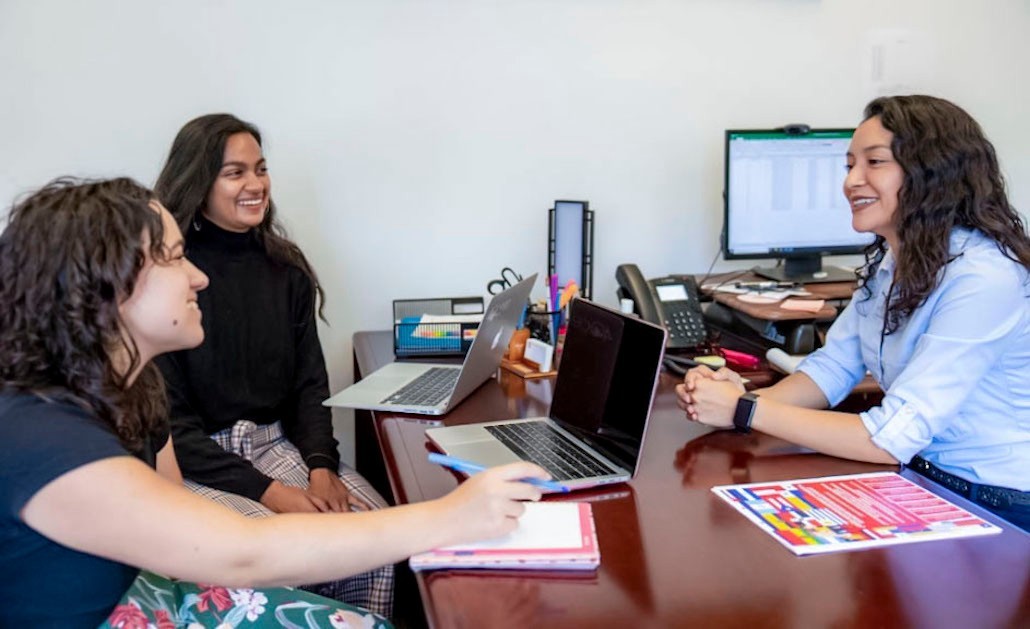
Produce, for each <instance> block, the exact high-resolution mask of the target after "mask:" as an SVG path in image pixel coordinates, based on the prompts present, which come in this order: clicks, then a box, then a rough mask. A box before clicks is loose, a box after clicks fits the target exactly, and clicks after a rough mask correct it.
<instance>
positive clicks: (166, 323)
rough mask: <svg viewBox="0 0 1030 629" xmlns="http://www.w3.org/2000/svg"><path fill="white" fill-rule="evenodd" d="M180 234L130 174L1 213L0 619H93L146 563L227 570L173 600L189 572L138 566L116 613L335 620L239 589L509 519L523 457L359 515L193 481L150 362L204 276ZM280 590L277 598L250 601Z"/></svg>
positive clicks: (514, 513) (191, 308)
mask: <svg viewBox="0 0 1030 629" xmlns="http://www.w3.org/2000/svg"><path fill="white" fill-rule="evenodd" d="M183 247H184V243H183V239H182V235H181V233H180V231H179V228H178V226H177V225H176V223H175V221H174V219H173V218H172V216H171V215H170V214H169V213H168V211H167V210H165V209H164V208H163V207H162V206H161V205H160V204H159V203H157V202H156V201H155V200H154V196H153V194H152V193H151V191H150V190H147V189H146V188H144V187H143V186H140V185H139V184H137V183H135V182H133V181H131V180H129V179H115V180H110V181H86V182H83V181H74V180H58V181H55V182H53V183H51V184H50V185H48V186H46V187H45V188H43V189H42V190H40V191H38V192H36V193H34V194H32V195H31V196H29V197H27V198H26V199H25V200H24V201H22V202H20V203H18V204H16V205H15V206H14V207H13V208H12V209H11V211H10V214H9V216H8V224H7V226H6V228H5V229H4V231H3V233H2V234H0V539H2V540H3V543H0V573H2V574H3V575H4V576H3V577H2V578H0V626H5V627H7V626H11V627H37V626H57V625H60V626H96V625H97V624H99V623H101V622H102V621H103V620H104V618H105V617H107V616H108V614H110V613H111V612H112V609H113V608H114V607H115V605H116V603H117V602H118V600H119V598H120V597H122V596H123V594H124V593H125V592H126V589H127V588H129V586H130V583H133V580H134V579H135V578H136V577H137V574H138V573H139V568H144V569H146V570H152V571H154V572H157V573H160V574H164V575H168V576H170V577H175V578H179V579H186V580H189V581H200V582H204V583H216V584H219V587H214V586H192V589H191V590H190V588H187V589H188V590H189V591H190V593H189V594H187V595H185V596H184V597H183V598H182V600H178V601H170V599H169V598H168V596H171V595H172V593H173V590H177V589H178V588H180V586H182V584H179V583H173V582H171V581H168V580H167V579H162V578H158V577H156V575H141V577H142V576H150V577H154V579H151V580H148V581H147V584H148V585H147V586H146V587H140V588H138V589H136V590H133V591H132V592H130V595H129V596H128V599H127V600H126V603H125V605H122V606H119V607H118V610H117V613H116V614H115V616H112V621H111V622H112V624H118V623H123V622H128V619H131V620H133V622H135V621H140V622H142V621H141V620H140V613H141V612H142V611H143V610H144V609H152V608H153V606H154V605H156V604H157V603H161V605H162V608H161V609H159V610H157V612H156V613H154V614H153V616H152V617H150V616H148V622H150V623H152V624H159V623H165V624H167V622H178V623H180V624H183V625H184V624H187V622H201V620H200V618H201V617H204V618H207V617H206V616H204V614H205V613H207V614H209V615H210V614H213V613H214V611H215V610H217V612H218V614H217V616H218V617H220V618H221V620H219V621H218V622H230V620H231V618H230V616H231V617H232V618H236V620H235V621H233V623H230V624H234V623H235V622H238V621H240V620H242V618H243V615H246V617H247V618H248V619H249V620H250V621H255V620H256V619H258V618H259V617H261V618H263V619H265V620H267V621H269V622H271V620H272V619H271V617H272V616H273V615H274V616H276V617H277V618H278V617H279V615H280V613H281V614H291V613H296V612H298V610H299V611H300V612H301V617H300V618H297V619H295V620H296V622H297V624H298V625H299V624H304V625H307V624H308V622H309V621H310V622H311V623H314V624H315V625H316V626H329V625H330V624H334V623H335V624H336V625H338V624H340V623H341V622H342V621H340V617H342V616H341V615H343V616H345V615H346V614H350V613H355V612H354V610H349V609H348V610H344V611H339V612H338V613H337V612H336V611H334V610H340V609H341V608H347V607H348V606H346V605H343V604H340V603H336V602H335V601H330V600H329V599H323V598H321V597H315V596H313V595H311V594H308V593H306V592H305V593H302V592H294V591H285V590H280V591H274V592H267V593H262V592H255V591H253V590H251V589H248V588H252V587H254V586H267V585H287V584H298V583H311V582H317V581H326V580H330V579H339V578H343V577H346V576H348V575H353V574H358V573H361V572H365V571H368V570H370V569H373V568H375V567H377V566H383V565H388V564H392V563H394V562H397V561H399V560H401V559H403V558H405V557H408V556H410V555H411V554H414V553H416V552H421V551H424V550H428V549H430V548H434V547H439V546H445V545H448V544H453V543H461V542H469V541H473V540H477V539H483V538H489V537H494V536H499V535H503V534H505V533H508V532H510V531H512V530H513V529H514V528H515V526H516V518H517V517H518V516H519V515H520V514H521V512H522V510H523V509H524V507H523V506H522V505H521V503H520V502H518V501H520V500H534V499H537V498H539V496H540V494H539V490H538V489H536V487H534V486H533V485H530V484H529V483H525V482H517V481H518V479H524V478H527V477H530V476H533V477H540V478H543V477H545V476H546V472H544V471H543V470H542V469H540V468H539V467H537V466H534V465H531V464H514V465H510V466H504V467H500V468H495V469H492V470H489V471H487V472H483V473H482V474H476V475H475V476H473V477H472V478H470V479H469V480H468V481H467V482H465V483H462V485H461V486H460V487H459V488H458V489H456V490H455V491H454V492H452V493H451V494H449V495H447V496H445V497H443V498H441V499H439V500H434V501H429V502H424V503H419V504H417V505H409V506H403V507H397V508H393V509H383V510H379V511H370V512H365V513H330V514H290V515H283V516H278V515H277V516H273V517H268V518H256V519H253V518H246V517H244V516H242V515H240V514H238V513H236V512H234V511H232V510H230V509H226V508H224V507H222V506H220V505H218V504H216V503H215V502H212V501H210V500H206V499H204V498H201V497H199V496H197V495H196V494H194V493H191V492H189V491H187V490H186V489H185V488H183V486H182V477H181V475H180V473H179V468H178V465H177V464H176V458H175V451H174V449H173V445H172V439H171V438H170V437H169V426H168V421H167V403H166V401H165V397H164V389H163V386H162V382H161V376H160V374H159V373H158V371H157V369H156V368H155V367H154V366H153V365H152V364H151V359H153V358H154V357H155V356H157V355H158V354H161V353H164V352H170V351H175V350H180V349H184V348H188V347H194V346H196V345H198V344H200V343H201V341H203V339H204V330H203V327H202V326H201V317H202V314H201V310H200V308H199V307H198V300H197V296H198V293H201V291H203V290H204V289H205V288H206V287H207V284H208V278H207V277H206V276H205V275H204V273H202V272H201V271H200V270H198V269H197V267H195V266H193V264H192V263H191V262H190V261H189V260H188V259H186V257H185V256H184V253H183ZM155 582H157V585H154V583H155ZM223 586H228V587H233V588H239V589H233V590H228V589H227V588H226V587H223ZM183 587H185V586H183ZM272 601H276V602H278V603H281V605H280V606H278V607H276V608H275V612H274V614H273V613H268V614H267V616H262V615H263V614H265V612H266V608H267V607H269V606H270V605H272ZM267 611H269V612H271V611H272V610H267ZM306 612H310V613H311V614H314V616H311V617H309V618H305V613H306ZM330 614H333V616H335V617H336V618H335V620H334V618H333V617H329V615H330ZM284 617H285V616H284ZM214 618H215V616H211V617H210V618H207V620H211V621H213V620H214ZM337 621H339V622H337ZM363 622H366V623H368V624H375V625H377V626H381V625H383V624H384V621H383V619H382V618H375V617H373V616H365V619H364V620H363ZM119 626H121V625H119ZM176 626H179V625H178V624H177V625H176ZM248 626H250V625H248Z"/></svg>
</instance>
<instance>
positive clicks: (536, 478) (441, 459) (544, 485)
mask: <svg viewBox="0 0 1030 629" xmlns="http://www.w3.org/2000/svg"><path fill="white" fill-rule="evenodd" d="M429 462H430V463H436V464H437V465H442V466H444V467H449V468H451V469H452V470H455V471H457V472H461V473H463V474H468V475H470V476H471V475H472V474H477V473H479V472H482V471H485V470H486V469H488V468H487V467H485V466H483V465H480V464H478V463H473V462H472V461H466V460H465V459H459V458H457V457H453V456H447V455H446V454H440V453H438V452H430V453H429ZM530 465H533V464H530ZM533 467H535V468H537V469H540V470H541V471H543V473H544V475H543V476H540V475H538V474H534V475H530V476H526V478H520V479H519V480H520V481H521V482H523V483H529V484H530V485H534V486H536V487H539V488H541V489H546V490H547V491H553V492H558V493H567V492H568V491H569V488H568V487H566V486H565V485H562V484H561V483H557V482H555V481H552V480H547V478H548V477H549V476H550V474H548V473H547V471H546V470H544V469H543V468H542V467H540V466H538V465H533Z"/></svg>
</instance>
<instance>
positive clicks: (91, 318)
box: [0, 178, 167, 452]
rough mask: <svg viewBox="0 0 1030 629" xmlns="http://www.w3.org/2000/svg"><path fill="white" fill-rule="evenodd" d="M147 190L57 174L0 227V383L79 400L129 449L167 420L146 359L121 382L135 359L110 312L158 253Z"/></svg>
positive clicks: (157, 228)
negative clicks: (126, 363)
mask: <svg viewBox="0 0 1030 629" xmlns="http://www.w3.org/2000/svg"><path fill="white" fill-rule="evenodd" d="M153 198H154V195H153V194H152V193H151V191H150V190H148V189H147V188H145V187H143V186H141V185H140V184H138V183H136V182H135V181H133V180H131V179H125V178H122V179H112V180H108V181H86V180H76V179H70V178H63V179H57V180H54V181H52V182H51V183H49V184H47V185H46V186H45V187H44V188H42V189H41V190H39V191H37V192H35V193H33V194H31V195H29V196H28V197H26V198H24V200H22V201H20V202H17V203H15V205H14V207H13V208H11V211H10V214H9V215H8V222H7V227H6V228H5V229H4V231H3V234H0V383H2V386H3V388H5V389H9V390H16V391H22V392H28V393H33V394H35V395H38V396H40V397H43V398H45V399H54V400H61V401H66V402H71V403H74V404H76V405H78V406H80V407H82V408H85V409H87V410H89V411H91V412H92V413H93V414H95V415H96V416H97V417H99V418H100V419H101V420H102V421H104V422H105V423H107V424H108V425H109V426H111V427H112V428H113V429H114V431H115V432H116V434H117V435H118V436H119V438H120V440H121V442H122V443H123V444H124V445H125V446H126V447H127V448H128V449H129V450H131V451H134V452H138V451H140V450H141V448H142V446H143V444H144V439H145V438H146V437H147V436H148V435H150V434H161V432H162V430H163V427H164V424H165V423H166V422H167V401H166V397H165V390H164V381H163V380H162V379H161V376H160V374H159V372H158V371H157V368H156V367H155V366H154V365H153V364H147V365H144V366H143V368H142V371H141V372H140V373H139V375H138V376H137V377H136V379H135V381H133V383H132V385H131V386H129V380H128V379H129V377H130V374H132V373H133V372H134V371H136V369H137V368H139V367H140V361H141V358H140V353H139V350H138V348H137V347H136V344H135V342H134V341H133V340H132V339H131V338H130V337H129V335H128V334H125V333H123V326H122V321H121V317H120V316H119V313H118V305H119V303H120V302H121V301H123V300H125V299H126V298H127V297H128V296H129V295H131V294H132V291H133V289H134V288H135V286H136V279H137V277H138V276H139V273H140V270H141V269H142V268H143V264H144V262H145V260H146V255H147V253H148V252H149V254H150V256H152V258H153V259H154V260H158V261H160V260H164V259H165V258H166V257H167V255H166V251H165V250H164V247H163V239H164V229H163V226H162V223H161V216H160V215H159V214H158V213H157V212H155V211H154V210H153V209H152V208H151V207H149V204H150V202H151V201H152V200H153ZM145 238H146V239H147V240H148V241H149V246H148V247H147V250H146V251H145V250H144V246H145V243H146V242H147V240H144V239H145ZM123 353H124V356H126V357H127V358H128V365H125V364H124V362H125V361H124V360H122V359H119V360H118V364H117V365H116V364H115V363H114V362H113V360H112V356H114V355H122V354H123ZM159 429H160V430H159ZM160 445H163V444H158V447H160Z"/></svg>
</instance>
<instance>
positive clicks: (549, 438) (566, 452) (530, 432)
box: [484, 422, 616, 481]
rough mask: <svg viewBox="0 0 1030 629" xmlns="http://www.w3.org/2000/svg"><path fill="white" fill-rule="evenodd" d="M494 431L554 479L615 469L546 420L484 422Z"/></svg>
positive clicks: (497, 436)
mask: <svg viewBox="0 0 1030 629" xmlns="http://www.w3.org/2000/svg"><path fill="white" fill-rule="evenodd" d="M484 428H486V429H487V430H488V431H489V432H490V434H491V435H493V436H494V437H496V438H497V439H499V440H500V441H501V443H503V444H504V445H506V446H508V448H509V449H511V450H512V451H513V452H514V453H515V454H517V455H519V457H520V458H522V459H524V460H526V461H532V462H533V463H536V464H537V465H539V466H540V467H542V468H544V469H545V470H547V471H548V472H550V473H551V476H552V477H554V479H555V480H558V481H562V480H575V479H578V478H593V477H595V476H608V475H611V474H614V473H616V472H615V471H614V470H611V469H609V468H608V467H607V466H605V465H604V464H602V463H601V462H600V461H598V460H596V459H595V458H594V457H593V456H591V455H590V454H589V453H587V452H585V451H584V450H583V449H582V448H580V447H579V446H578V445H576V443H575V442H573V441H571V440H569V438H568V437H566V436H565V435H563V434H561V433H560V432H558V431H557V430H555V429H554V428H553V427H551V425H550V424H548V423H547V422H519V423H517V424H500V425H497V426H484Z"/></svg>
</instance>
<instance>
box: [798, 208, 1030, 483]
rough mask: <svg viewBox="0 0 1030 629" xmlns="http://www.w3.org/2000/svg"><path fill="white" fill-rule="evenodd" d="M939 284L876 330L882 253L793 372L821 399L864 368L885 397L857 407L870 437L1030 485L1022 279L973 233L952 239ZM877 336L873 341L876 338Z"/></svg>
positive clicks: (834, 396) (884, 274)
mask: <svg viewBox="0 0 1030 629" xmlns="http://www.w3.org/2000/svg"><path fill="white" fill-rule="evenodd" d="M950 247H951V254H952V255H953V256H958V257H956V258H955V259H954V260H953V261H952V262H950V263H949V264H947V265H946V266H945V268H944V274H943V277H942V279H941V283H940V285H939V286H938V287H937V289H936V290H934V291H933V292H932V293H931V294H930V295H929V296H928V297H927V299H926V302H925V303H924V304H923V305H921V306H919V308H917V309H916V310H915V311H914V312H913V313H912V314H911V316H910V317H909V318H908V319H907V320H906V321H905V322H904V323H903V324H902V325H901V327H900V328H899V329H898V330H897V331H895V332H894V333H893V334H889V335H886V336H881V330H882V328H883V314H884V307H885V305H886V300H887V293H888V291H889V290H890V286H891V279H892V277H893V275H894V265H895V261H894V257H893V256H892V255H891V252H890V251H888V252H887V254H886V255H885V256H884V259H883V261H882V262H881V264H880V267H879V269H878V270H877V272H876V274H875V276H874V277H873V278H871V279H870V282H869V288H870V289H871V290H872V296H871V297H870V298H868V299H866V295H865V291H864V290H862V289H859V290H858V291H856V292H855V295H854V297H853V298H852V300H851V303H850V304H848V306H847V308H845V309H844V311H843V312H842V313H841V314H840V316H839V317H838V318H837V320H836V321H835V322H834V324H833V326H832V327H831V328H830V331H829V334H828V335H827V338H826V345H825V346H824V347H823V348H821V349H819V350H818V351H816V352H815V353H813V354H811V355H810V356H808V357H807V358H806V359H805V360H804V361H803V362H802V363H801V364H800V365H799V366H798V369H799V370H800V371H803V372H804V373H805V374H807V375H808V376H809V377H810V378H812V380H814V381H815V383H816V384H817V385H818V386H819V388H820V389H821V390H822V392H823V394H824V395H825V396H826V399H827V400H829V402H830V405H831V406H833V405H836V404H838V403H840V401H841V400H843V399H844V398H845V397H846V396H847V395H848V393H849V392H850V391H851V389H852V388H853V387H854V386H855V384H857V383H858V381H859V380H861V379H862V377H863V376H864V375H865V373H866V370H868V371H869V373H871V374H872V375H873V377H874V378H875V379H876V381H877V382H878V383H879V384H880V387H881V388H882V389H883V390H884V391H885V395H884V399H883V403H882V404H881V405H880V406H878V407H876V408H873V409H870V410H869V411H867V412H865V413H861V414H860V416H861V418H862V423H863V424H864V425H865V427H866V429H867V430H868V431H869V434H870V435H871V436H872V441H873V443H875V444H876V445H877V446H879V447H880V448H882V449H884V450H886V451H887V452H889V453H890V454H891V455H893V456H894V457H895V458H896V459H898V460H899V461H901V462H903V463H907V462H908V461H910V460H911V459H912V457H913V456H915V455H917V454H918V455H920V456H922V457H923V458H925V459H926V460H928V461H930V462H931V463H933V464H934V465H936V466H938V467H939V468H941V469H942V470H944V471H946V472H949V473H951V474H954V475H956V476H960V477H962V478H965V479H967V480H970V481H972V482H976V483H982V484H986V485H998V486H1002V487H1010V488H1013V489H1018V490H1020V491H1027V490H1030V277H1028V273H1027V271H1026V269H1025V268H1024V267H1023V266H1022V265H1021V264H1019V263H1017V262H1014V261H1012V260H1010V259H1009V258H1006V257H1005V256H1004V255H1002V253H1001V251H999V249H998V247H997V245H996V244H995V242H994V241H993V240H991V239H989V238H987V237H986V236H984V235H983V234H982V233H981V232H979V231H970V230H966V229H958V228H956V229H955V230H953V231H952V234H951V242H950ZM881 338H882V341H881Z"/></svg>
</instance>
